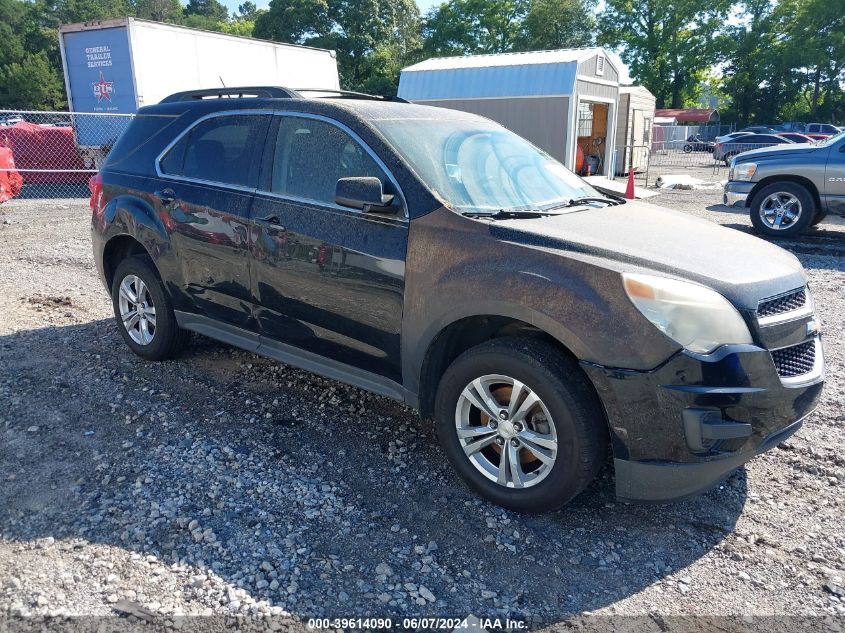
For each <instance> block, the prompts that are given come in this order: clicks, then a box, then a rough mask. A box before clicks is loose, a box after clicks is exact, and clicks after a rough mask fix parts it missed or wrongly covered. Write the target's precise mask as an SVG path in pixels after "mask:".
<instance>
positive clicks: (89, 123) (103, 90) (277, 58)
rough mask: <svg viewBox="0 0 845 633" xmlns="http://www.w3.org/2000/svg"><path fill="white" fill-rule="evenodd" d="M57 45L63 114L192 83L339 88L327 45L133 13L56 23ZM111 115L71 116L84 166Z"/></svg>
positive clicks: (101, 154)
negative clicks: (103, 117) (203, 28)
mask: <svg viewBox="0 0 845 633" xmlns="http://www.w3.org/2000/svg"><path fill="white" fill-rule="evenodd" d="M59 51H60V53H61V58H62V64H63V68H64V75H65V88H66V91H67V96H68V105H69V109H70V110H71V112H79V113H104V114H109V115H120V114H122V115H131V114H134V113H135V112H136V111H137V109H138V108H139V107H141V106H144V105H149V104H154V103H158V102H159V101H161V100H162V99H163V98H164V97H166V96H167V95H169V94H172V93H174V92H177V91H179V90H187V89H190V88H199V87H200V86H220V87H225V86H227V85H228V86H231V85H234V84H238V85H241V86H244V85H247V86H249V85H259V86H260V85H265V86H266V85H271V86H272V85H289V86H301V87H303V88H328V89H333V90H337V89H338V88H340V83H339V79H338V72H337V60H336V56H335V52H334V51H330V50H324V49H319V48H312V47H308V46H297V45H294V44H283V43H280V42H268V41H265V40H258V39H253V38H251V37H238V36H235V35H228V34H225V33H213V32H210V31H201V30H198V29H192V28H187V27H184V26H178V25H175V24H166V23H163V22H155V21H150V20H141V19H137V18H119V19H114V20H102V21H96V22H85V23H80V24H66V25H63V26H61V27H60V28H59ZM95 121H96V123H95ZM112 121H113V122H112V124H111V125H108V126H106V125H101V124H99V120H98V119H94V118H90V117H85V116H84V115H79V116H76V117H75V125H74V131H75V133H76V143H77V145H78V146H79V148H80V150H81V154H82V156H83V159H84V161H85V163H86V167H89V168H91V167H95V166H96V167H99V165H100V163H101V161H102V160H103V159H104V158H105V156H106V154H107V153H108V151H109V149H110V148H111V146H112V145H114V143H115V141H116V140H117V138H118V136H120V133H121V132H122V131H123V129H124V128H125V127H126V125H127V124H128V122H129V117H128V116H123V117H119V116H115V117H114V118H113V119H112Z"/></svg>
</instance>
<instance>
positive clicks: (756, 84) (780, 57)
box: [720, 0, 797, 123]
mask: <svg viewBox="0 0 845 633" xmlns="http://www.w3.org/2000/svg"><path fill="white" fill-rule="evenodd" d="M739 17H740V19H741V23H740V24H738V25H736V26H733V27H727V28H726V32H725V34H724V35H723V36H722V37H721V39H720V43H721V48H722V50H723V51H724V52H725V61H726V64H725V69H724V72H723V78H722V88H723V90H724V91H725V93H726V94H727V95H728V96H729V97H730V106H729V108H728V111H727V113H726V114H727V116H728V118H730V119H736V120H738V121H741V122H742V123H771V122H773V121H775V120H777V119H778V118H779V117H780V115H781V112H780V111H781V110H782V108H783V106H784V104H785V103H786V102H787V101H791V100H794V99H795V97H796V96H797V92H796V83H795V81H794V80H793V71H792V68H791V60H790V58H789V57H790V56H789V54H788V53H787V51H786V49H785V48H784V45H783V39H782V37H781V34H780V33H779V31H780V28H779V26H780V25H779V23H778V19H777V16H776V15H775V14H774V5H773V4H772V2H771V0H746V2H745V5H744V6H743V7H742V9H741V12H740V16H739Z"/></svg>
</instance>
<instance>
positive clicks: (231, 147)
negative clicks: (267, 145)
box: [161, 115, 268, 186]
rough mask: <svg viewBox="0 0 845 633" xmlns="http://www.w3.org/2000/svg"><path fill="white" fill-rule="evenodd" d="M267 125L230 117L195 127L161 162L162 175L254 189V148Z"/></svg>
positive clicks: (264, 119)
mask: <svg viewBox="0 0 845 633" xmlns="http://www.w3.org/2000/svg"><path fill="white" fill-rule="evenodd" d="M267 122H268V117H267V116H262V115H231V116H219V117H213V118H210V119H206V120H205V121H202V122H201V123H198V124H197V125H196V126H195V127H194V128H193V129H192V130H191V131H190V132H189V133H188V134H187V136H185V137H184V138H183V139H182V140H181V141H180V142H178V143H177V144H176V145H174V146H173V148H171V150H170V151H169V152H168V153H167V154H166V155H165V156H164V158H163V159H162V161H161V170H162V172H163V173H165V174H168V175H173V176H184V177H186V178H194V179H197V180H208V181H211V182H219V183H224V184H230V185H240V186H254V183H255V181H256V178H255V174H254V173H253V170H252V164H253V157H254V155H255V153H254V152H255V149H254V148H256V147H261V145H262V144H263V137H264V135H265V131H266V125H267Z"/></svg>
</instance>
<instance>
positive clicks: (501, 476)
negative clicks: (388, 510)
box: [435, 338, 607, 512]
mask: <svg viewBox="0 0 845 633" xmlns="http://www.w3.org/2000/svg"><path fill="white" fill-rule="evenodd" d="M435 417H436V425H437V434H438V437H439V439H440V442H441V444H442V446H443V449H444V451H445V452H446V455H447V457H448V458H449V461H450V462H451V464H452V466H453V467H454V468H455V470H456V471H457V472H458V474H459V475H460V476H461V477H462V478H463V479H464V481H465V482H466V483H467V484H468V485H469V486H470V487H471V488H472V489H474V490H475V491H476V492H478V493H479V494H480V495H481V496H483V497H485V498H486V499H489V500H490V501H492V502H494V503H497V504H499V505H501V506H504V507H506V508H509V509H511V510H516V511H521V512H544V511H547V510H554V509H556V508H559V507H561V506H562V505H564V504H565V503H567V502H568V501H569V500H571V499H572V498H573V497H575V496H576V495H577V494H578V493H579V492H581V491H582V490H583V489H584V488H585V487H586V486H587V485H588V484H589V483H590V481H592V479H593V478H594V477H595V475H596V473H597V472H598V470H599V468H600V467H601V465H602V464H603V462H604V458H605V453H606V445H607V439H606V438H607V435H606V426H605V422H604V417H603V415H602V412H601V406H600V404H599V402H598V398H597V396H596V394H595V392H594V391H593V389H592V386H591V385H590V384H589V383H588V382H587V379H586V377H585V376H584V375H583V374H582V373H581V370H580V368H579V367H578V366H577V364H575V363H574V362H573V361H571V360H570V359H569V358H567V357H566V356H564V355H563V354H561V353H560V352H558V351H557V350H556V349H554V348H553V347H551V346H549V345H546V344H544V343H542V342H539V341H535V340H531V339H518V338H503V339H496V340H493V341H489V342H487V343H483V344H481V345H479V346H477V347H474V348H472V349H470V350H469V351H467V352H465V353H464V354H462V355H461V356H460V357H458V359H457V360H455V362H454V363H453V364H452V365H451V366H450V367H449V369H448V370H447V371H446V373H445V374H444V375H443V378H442V380H441V381H440V386H439V388H438V390H437V396H436V402H435Z"/></svg>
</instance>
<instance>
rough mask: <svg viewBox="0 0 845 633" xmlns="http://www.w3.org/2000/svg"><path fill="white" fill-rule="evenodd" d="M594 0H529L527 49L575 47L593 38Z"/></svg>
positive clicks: (525, 33)
mask: <svg viewBox="0 0 845 633" xmlns="http://www.w3.org/2000/svg"><path fill="white" fill-rule="evenodd" d="M595 30H596V19H595V0H532V2H531V4H530V7H529V9H528V15H526V16H525V21H524V40H523V43H522V47H523V48H525V49H527V50H549V49H555V48H577V47H580V46H590V45H592V44H593V42H594V41H595Z"/></svg>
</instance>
